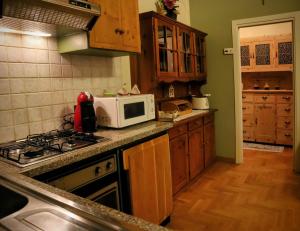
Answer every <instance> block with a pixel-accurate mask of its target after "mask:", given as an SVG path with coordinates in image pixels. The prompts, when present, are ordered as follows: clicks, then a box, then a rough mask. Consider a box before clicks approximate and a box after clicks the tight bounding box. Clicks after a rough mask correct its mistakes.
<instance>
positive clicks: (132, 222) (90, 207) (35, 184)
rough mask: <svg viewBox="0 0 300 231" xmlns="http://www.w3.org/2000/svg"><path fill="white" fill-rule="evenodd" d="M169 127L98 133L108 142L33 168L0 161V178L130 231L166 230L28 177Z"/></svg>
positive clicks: (166, 124)
mask: <svg viewBox="0 0 300 231" xmlns="http://www.w3.org/2000/svg"><path fill="white" fill-rule="evenodd" d="M172 126H173V123H169V122H157V121H149V122H145V123H142V124H139V125H135V126H131V127H128V128H123V129H100V130H99V131H97V132H96V133H95V134H96V135H99V136H104V137H107V138H110V139H111V140H110V141H105V142H103V143H97V144H94V145H91V146H88V147H85V148H82V149H78V150H75V151H70V152H68V153H64V155H61V156H57V157H54V158H51V159H49V160H46V161H43V162H40V163H37V164H33V165H30V166H28V167H25V168H20V167H16V166H12V165H10V164H7V163H4V162H1V161H0V174H2V175H9V176H10V177H12V178H14V179H15V182H16V183H18V182H19V183H20V184H23V185H26V187H29V188H34V189H35V190H37V191H40V192H46V193H47V192H48V193H49V194H54V195H58V196H61V197H63V198H66V199H68V200H70V201H72V202H74V204H76V206H77V207H78V208H80V209H81V210H82V211H85V212H87V213H89V214H92V215H94V216H101V215H102V216H104V215H105V216H108V217H111V218H112V219H115V220H117V221H119V222H121V223H122V224H123V225H124V226H125V227H128V229H129V230H153V231H155V230H157V231H160V230H168V229H166V228H164V227H161V226H158V225H155V224H152V223H149V222H147V221H144V220H143V219H139V218H137V217H134V216H131V215H128V214H125V213H122V212H120V211H117V210H114V209H111V208H108V207H106V206H104V205H101V204H98V203H95V202H92V201H90V200H87V199H85V198H81V197H78V196H76V195H74V194H71V193H69V192H66V191H64V190H61V189H58V188H55V187H52V186H50V185H47V184H45V183H42V182H39V181H37V180H35V179H33V178H31V177H33V176H36V175H39V174H42V173H45V172H49V171H51V170H54V169H56V168H59V167H62V166H66V165H69V164H71V163H75V162H78V161H80V160H83V159H86V158H89V157H92V156H94V155H99V154H101V153H104V152H106V151H109V150H113V149H115V148H118V147H121V146H124V145H126V144H129V143H132V142H135V141H137V140H140V139H143V138H146V137H148V136H151V135H154V134H158V133H160V132H163V131H166V130H168V129H169V128H171V127H172Z"/></svg>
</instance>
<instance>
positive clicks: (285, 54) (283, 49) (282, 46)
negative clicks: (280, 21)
mask: <svg viewBox="0 0 300 231" xmlns="http://www.w3.org/2000/svg"><path fill="white" fill-rule="evenodd" d="M277 46H278V47H277V49H278V64H279V65H281V64H292V63H293V44H292V42H279V43H278V45H277Z"/></svg>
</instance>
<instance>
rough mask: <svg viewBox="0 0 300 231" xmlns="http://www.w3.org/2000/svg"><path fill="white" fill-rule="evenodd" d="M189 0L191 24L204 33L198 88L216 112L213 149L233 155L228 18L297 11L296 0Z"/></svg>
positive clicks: (231, 82)
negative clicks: (202, 82)
mask: <svg viewBox="0 0 300 231" xmlns="http://www.w3.org/2000/svg"><path fill="white" fill-rule="evenodd" d="M264 2H265V4H264V5H262V0H231V1H224V0H215V1H207V0H190V11H191V26H192V27H195V28H197V29H200V30H202V31H204V32H206V33H208V36H207V63H208V64H207V66H208V83H207V85H206V86H204V87H203V88H202V91H203V92H204V93H211V94H212V96H211V97H210V105H211V107H213V108H217V109H218V110H219V111H218V112H217V113H216V120H215V122H216V149H217V150H216V152H217V155H218V156H223V157H230V158H234V157H235V114H234V75H233V58H232V56H231V55H227V56H225V55H223V53H222V52H223V48H226V47H232V46H233V45H232V32H231V23H232V20H236V19H244V18H253V17H259V16H265V15H272V14H279V13H284V12H291V11H298V10H300V0H264Z"/></svg>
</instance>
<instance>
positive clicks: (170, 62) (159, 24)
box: [155, 19, 178, 78]
mask: <svg viewBox="0 0 300 231" xmlns="http://www.w3.org/2000/svg"><path fill="white" fill-rule="evenodd" d="M155 28H156V29H155V32H156V33H155V34H156V36H155V38H156V51H157V54H156V69H157V70H156V71H157V76H158V77H159V78H168V77H177V76H178V71H177V70H178V58H177V55H178V54H177V43H176V27H175V26H174V25H171V24H169V23H167V22H164V21H160V20H157V19H156V20H155Z"/></svg>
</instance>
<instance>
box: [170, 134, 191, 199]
mask: <svg viewBox="0 0 300 231" xmlns="http://www.w3.org/2000/svg"><path fill="white" fill-rule="evenodd" d="M170 152H171V172H172V189H173V194H175V193H177V192H178V191H179V190H180V189H181V188H182V187H183V186H185V185H186V184H187V182H188V180H189V177H188V136H187V134H184V135H181V136H177V137H175V138H173V139H171V140H170Z"/></svg>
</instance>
